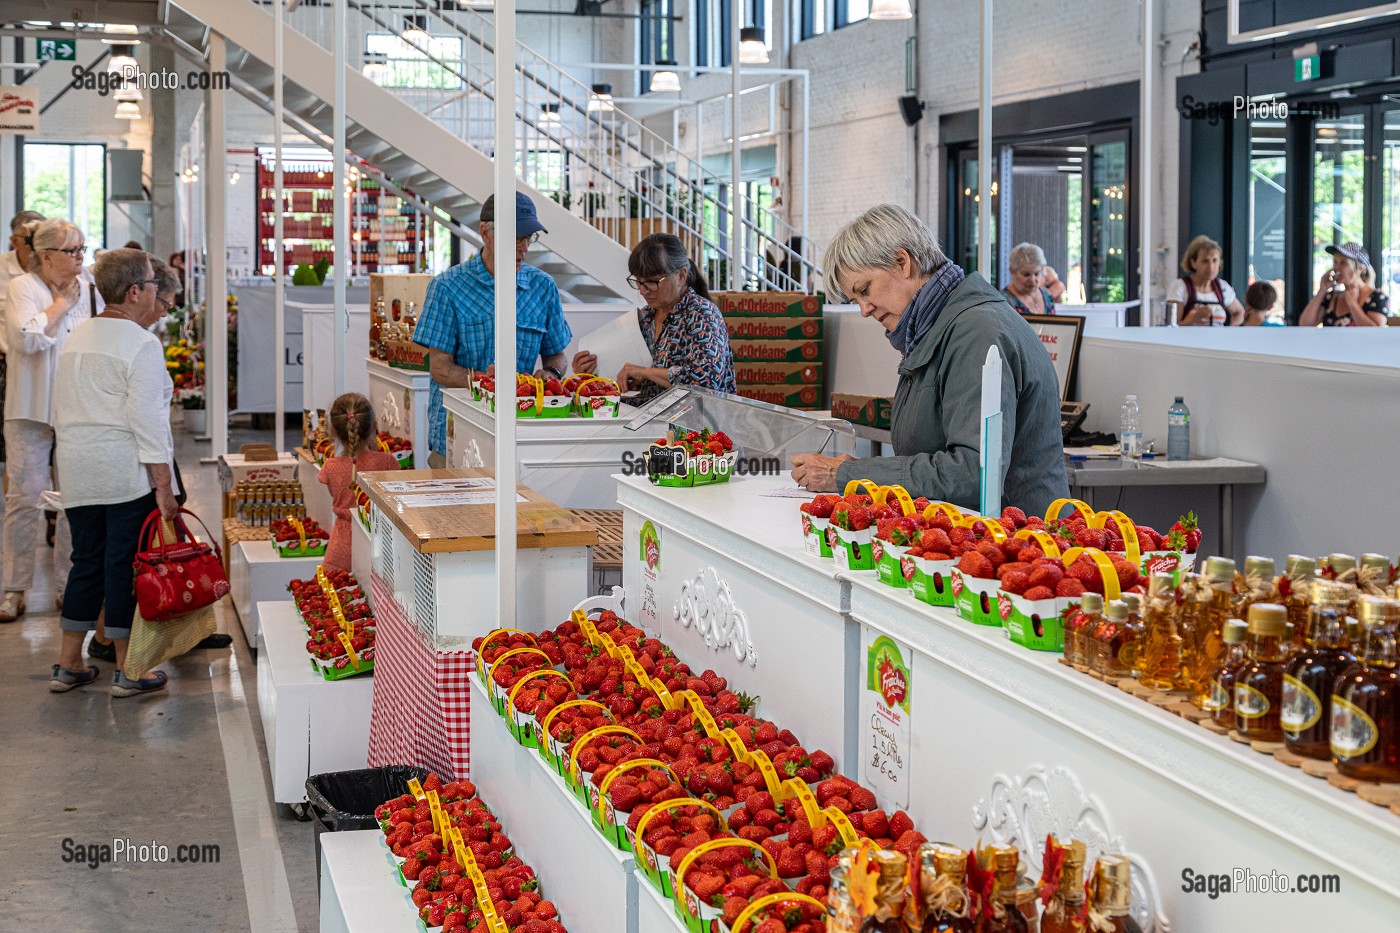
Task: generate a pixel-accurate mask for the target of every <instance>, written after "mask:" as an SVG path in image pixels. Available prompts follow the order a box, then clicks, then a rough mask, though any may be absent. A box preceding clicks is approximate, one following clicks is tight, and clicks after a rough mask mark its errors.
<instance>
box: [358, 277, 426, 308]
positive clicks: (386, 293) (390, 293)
mask: <svg viewBox="0 0 1400 933" xmlns="http://www.w3.org/2000/svg"><path fill="white" fill-rule="evenodd" d="M432 280H433V277H432V276H431V275H427V274H426V273H421V272H399V273H390V272H371V273H370V275H369V306H370V309H371V310H373V309H374V303H375V302H376V301H378V300H379V299H380V298H381V297H382V298H383V299H384V309H385V312H386V313H387V312H388V310H389V307H390V306H391V305H392V304H393V303H394V299H395V298H397V299H398V300H399V301H400V302H401V303H402V305H403V308H404V310H405V311H407V310H408V303H409V302H410V301H411V302H413V308H414V313H415V314H417V313H419V312H421V311H422V310H423V299H424V298H426V297H427V295H428V283H429V282H431V281H432Z"/></svg>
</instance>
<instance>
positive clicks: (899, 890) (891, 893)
mask: <svg viewBox="0 0 1400 933" xmlns="http://www.w3.org/2000/svg"><path fill="white" fill-rule="evenodd" d="M873 859H874V861H875V863H876V864H877V865H879V866H880V886H879V891H878V892H877V893H876V895H875V915H874V916H873V917H866V918H865V919H864V921H863V922H862V923H861V927H860V933H907V931H906V928H905V926H904V919H903V918H904V902H905V899H906V895H907V894H908V888H907V887H906V886H905V872H906V870H907V869H908V865H909V862H908V859H906V858H905V857H904V854H903V853H901V852H894V851H891V850H889V849H881V850H879V851H878V852H876V853H875V854H874V856H873Z"/></svg>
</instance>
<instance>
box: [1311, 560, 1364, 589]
mask: <svg viewBox="0 0 1400 933" xmlns="http://www.w3.org/2000/svg"><path fill="white" fill-rule="evenodd" d="M1357 566H1358V565H1357V560H1356V558H1355V557H1354V556H1352V555H1351V554H1328V555H1327V556H1326V557H1323V558H1319V559H1318V562H1317V575H1318V576H1320V577H1322V578H1323V579H1324V580H1330V581H1332V582H1333V583H1347V584H1350V585H1352V586H1355V585H1356V570H1357Z"/></svg>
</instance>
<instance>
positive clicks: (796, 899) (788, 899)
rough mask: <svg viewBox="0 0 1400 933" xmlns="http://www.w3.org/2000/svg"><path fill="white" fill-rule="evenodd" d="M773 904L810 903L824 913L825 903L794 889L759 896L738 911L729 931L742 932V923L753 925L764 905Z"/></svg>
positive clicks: (769, 905) (731, 932) (733, 932)
mask: <svg viewBox="0 0 1400 933" xmlns="http://www.w3.org/2000/svg"><path fill="white" fill-rule="evenodd" d="M774 904H811V905H813V906H814V907H817V908H818V909H820V910H821V912H822V913H823V914H825V913H826V905H825V904H823V903H822V902H821V901H819V900H817V899H816V898H815V897H812V896H811V895H809V894H798V893H797V892H796V891H786V892H779V893H777V894H769V895H767V896H766V897H760V898H759V899H758V900H756V901H754V902H753V903H752V904H750V905H749V906H747V907H745V908H744V909H743V910H741V911H739V916H737V917H735V918H734V925H733V926H732V927H730V928H729V929H730V933H743V928H744V924H746V923H747V924H749V925H750V926H752V925H753V918H754V916H755V915H756V914H757V913H758V912H759V911H760V910H763V909H764V908H765V907H772V906H773V905H774Z"/></svg>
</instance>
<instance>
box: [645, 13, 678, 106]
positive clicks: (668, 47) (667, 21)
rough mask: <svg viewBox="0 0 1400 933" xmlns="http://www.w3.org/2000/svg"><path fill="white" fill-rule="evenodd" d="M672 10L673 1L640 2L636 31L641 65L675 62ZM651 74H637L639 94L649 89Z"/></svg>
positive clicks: (648, 72)
mask: <svg viewBox="0 0 1400 933" xmlns="http://www.w3.org/2000/svg"><path fill="white" fill-rule="evenodd" d="M673 8H674V0H642V5H641V8H640V9H641V26H640V28H639V30H638V32H639V34H640V40H641V48H640V53H641V57H640V58H639V59H638V61H640V62H641V63H642V64H643V65H655V64H656V63H657V62H667V61H676V54H675V51H676V50H675V45H674V43H673V39H674V37H675V30H674V28H673V26H674V24H673V23H672V22H671V11H672V10H673ZM651 74H652V73H651V72H650V71H642V72H639V74H638V91H639V92H641V93H643V94H645V93H646V92H647V91H648V90H649V89H650V87H651Z"/></svg>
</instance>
